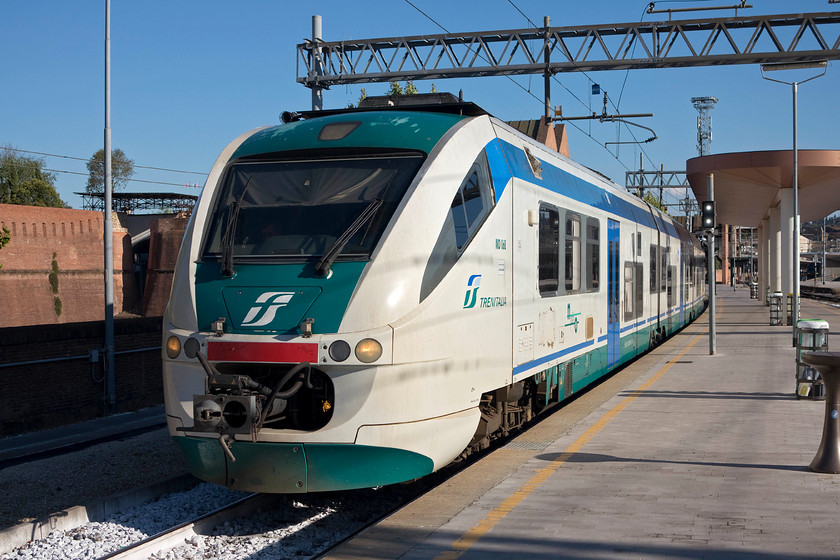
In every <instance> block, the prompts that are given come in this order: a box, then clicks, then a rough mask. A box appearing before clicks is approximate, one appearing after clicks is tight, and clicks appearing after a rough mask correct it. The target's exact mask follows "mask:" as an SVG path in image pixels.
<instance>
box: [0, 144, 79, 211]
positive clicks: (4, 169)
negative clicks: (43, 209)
mask: <svg viewBox="0 0 840 560" xmlns="http://www.w3.org/2000/svg"><path fill="white" fill-rule="evenodd" d="M0 203H3V204H23V205H27V206H50V207H54V208H64V207H65V206H66V204H64V202H63V201H62V200H61V197H59V196H58V191H56V190H55V175H54V174H52V173H49V172H48V171H46V170H45V169H44V160H42V159H37V158H32V157H28V156H25V155H22V154H21V153H20V152H19V151H18V150H15V149H14V148H10V147H5V148H0Z"/></svg>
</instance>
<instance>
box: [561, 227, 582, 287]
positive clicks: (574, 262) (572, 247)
mask: <svg viewBox="0 0 840 560" xmlns="http://www.w3.org/2000/svg"><path fill="white" fill-rule="evenodd" d="M565 255H566V258H565V261H564V263H565V274H564V276H565V282H566V283H565V288H566V292H567V293H569V292H577V291H579V290H580V261H581V258H580V216H578V215H577V214H572V213H571V212H567V213H566V245H565Z"/></svg>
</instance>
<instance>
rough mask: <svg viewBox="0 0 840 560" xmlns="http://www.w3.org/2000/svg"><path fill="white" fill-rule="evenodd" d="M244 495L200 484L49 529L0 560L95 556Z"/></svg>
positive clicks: (97, 556)
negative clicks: (101, 516)
mask: <svg viewBox="0 0 840 560" xmlns="http://www.w3.org/2000/svg"><path fill="white" fill-rule="evenodd" d="M244 496H246V494H245V493H243V492H235V491H232V490H228V489H227V488H223V487H221V486H215V485H212V484H200V485H198V486H197V487H195V488H193V489H192V490H188V491H186V492H178V493H176V494H170V495H169V496H165V497H164V498H161V499H160V500H158V501H156V502H153V503H151V504H147V505H144V506H138V507H134V508H131V509H128V510H126V511H124V512H122V513H120V514H118V515H114V516H112V517H111V518H109V519H108V520H106V521H103V522H92V523H86V524H84V525H82V526H80V527H76V528H75V529H70V530H67V531H53V532H51V533H50V534H49V535H48V536H47V538H46V539H41V540H37V541H32V542H30V543H28V544H26V545H24V546H22V547H20V548H18V549H15V550H13V551H11V552H8V553H6V554H3V555H2V556H0V560H30V559H31V560H36V559H38V560H60V559H65V558H79V559H93V558H99V557H101V556H104V555H106V554H109V553H111V552H113V551H115V550H118V549H120V548H123V547H125V546H128V545H130V544H132V543H135V542H137V541H139V540H141V539H144V538H146V537H149V536H151V535H155V534H157V533H159V532H161V531H163V530H165V529H168V528H170V527H173V526H174V525H177V524H179V523H181V522H183V521H185V520H188V519H192V518H195V517H198V516H200V515H203V514H205V513H209V512H211V511H213V510H216V509H218V508H220V507H222V506H224V505H226V504H229V503H231V502H233V501H235V500H238V499H240V498H242V497H244Z"/></svg>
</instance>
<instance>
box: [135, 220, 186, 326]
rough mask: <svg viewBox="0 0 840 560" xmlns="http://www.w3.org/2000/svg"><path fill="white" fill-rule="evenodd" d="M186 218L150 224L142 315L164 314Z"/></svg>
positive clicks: (156, 221) (184, 230)
mask: <svg viewBox="0 0 840 560" xmlns="http://www.w3.org/2000/svg"><path fill="white" fill-rule="evenodd" d="M187 221H188V220H187V219H186V218H169V219H162V220H154V221H152V223H151V224H150V227H149V269H148V271H147V273H146V288H145V291H144V293H143V315H145V316H147V317H153V316H156V315H163V312H164V311H165V310H166V304H167V303H168V301H169V291H170V288H171V287H172V276H173V274H174V272H175V261H176V260H177V258H178V250H179V249H180V247H181V240H183V238H184V233H185V232H186V230H187Z"/></svg>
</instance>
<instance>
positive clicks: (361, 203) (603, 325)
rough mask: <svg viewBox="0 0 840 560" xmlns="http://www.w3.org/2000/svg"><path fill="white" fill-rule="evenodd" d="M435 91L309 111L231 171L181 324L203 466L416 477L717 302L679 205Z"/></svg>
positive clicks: (264, 139) (188, 429)
mask: <svg viewBox="0 0 840 560" xmlns="http://www.w3.org/2000/svg"><path fill="white" fill-rule="evenodd" d="M418 100H420V101H424V100H423V99H421V98H413V99H411V101H412V102H413V104H412V105H403V104H402V103H401V100H399V99H397V100H396V104H395V106H376V100H373V102H372V105H373V106H367V107H364V106H363V107H360V108H357V109H346V110H340V111H322V112H318V113H305V114H303V118H299V117H298V116H296V115H295V116H293V117H292V120H291V122H288V123H286V124H283V125H280V126H275V127H268V128H262V129H258V130H255V131H251V132H249V133H247V134H244V135H242V136H240V137H239V138H237V139H236V140H234V141H233V142H232V143H231V144H230V145H229V146H228V147H227V148H225V150H224V151H223V152H222V154H221V155H220V156H219V158H218V160H217V161H216V163H215V165H214V166H213V169H212V171H211V173H210V176H209V178H208V180H207V183H206V185H205V187H204V190H203V192H202V195H201V197H200V199H199V201H198V204H197V205H196V207H195V210H194V213H193V216H192V219H191V221H190V224H189V227H188V229H187V232H186V236H185V238H184V241H183V244H182V246H181V252H180V256H179V258H178V264H177V267H176V270H175V278H174V284H173V288H172V295H171V299H170V302H169V306H168V308H167V311H166V315H165V318H164V343H165V349H164V355H163V370H164V384H165V397H166V414H167V418H168V424H169V430H170V433H171V434H172V437H173V439H174V441H175V442H176V443H177V445H178V446H179V447H180V448H181V449H182V450H183V452H184V454H185V456H186V459H187V462H188V463H189V468H190V470H191V471H192V473H193V474H195V475H196V476H197V477H199V478H201V479H203V480H207V481H210V482H214V483H218V484H223V485H227V486H229V487H233V488H237V489H242V490H250V491H258V492H281V493H286V492H313V491H324V490H340V489H350V488H362V487H373V486H380V485H384V484H390V483H395V482H400V481H405V480H411V479H414V478H418V477H421V476H423V475H426V474H429V473H431V472H433V471H435V470H437V469H439V468H441V467H443V466H444V465H447V464H448V463H450V462H452V461H453V460H455V459H457V458H458V457H459V456H462V455H464V454H467V453H469V452H470V451H471V450H475V449H480V448H483V447H485V446H486V445H487V443H488V442H489V441H490V440H491V439H493V438H494V437H496V436H498V435H499V434H506V433H507V432H509V431H510V430H511V429H513V428H516V427H518V426H520V425H522V424H523V423H524V422H526V421H528V420H529V419H530V418H532V417H533V416H534V415H535V414H537V413H538V412H539V411H540V410H542V409H544V408H545V407H546V406H547V405H549V404H551V403H553V402H558V401H562V400H563V399H564V398H566V397H568V396H569V395H571V394H573V393H575V392H577V391H580V390H581V389H582V388H584V387H585V386H587V385H588V384H590V383H592V382H593V381H595V380H597V379H598V378H600V377H602V376H603V375H604V374H606V373H607V372H609V371H610V370H612V369H614V368H616V367H618V366H619V365H620V364H622V363H624V362H626V361H628V360H630V359H632V358H634V357H635V356H637V355H639V354H641V353H643V352H645V351H647V350H648V349H649V348H650V347H651V346H653V345H655V344H657V343H658V342H660V341H661V340H662V339H663V338H665V337H667V336H669V335H671V334H672V333H674V332H675V331H677V330H678V329H680V328H681V327H682V326H684V325H685V324H687V323H688V322H690V321H692V320H693V319H694V318H696V317H697V316H698V314H700V313H701V312H702V311H703V309H704V308H705V305H706V298H707V286H706V281H705V274H704V272H703V271H704V270H705V269H704V268H703V262H704V261H703V256H702V253H701V248H700V246H699V242H698V241H697V240H696V239H695V238H694V237H693V236H692V235H691V234H689V233H688V232H686V231H685V230H684V229H683V228H682V227H680V226H679V225H678V224H676V223H674V222H673V221H672V220H671V218H669V217H668V216H667V215H664V214H661V213H660V212H658V211H657V210H656V209H654V208H651V207H650V206H649V205H647V204H645V203H644V202H642V201H641V200H640V199H638V198H637V197H635V196H632V195H630V194H628V193H627V192H625V191H624V189H622V188H620V187H618V186H616V185H615V184H613V183H611V182H609V181H608V180H606V179H605V178H604V177H602V176H601V175H599V174H597V173H594V172H592V171H591V170H589V169H587V168H585V167H582V166H580V165H578V164H576V163H574V162H572V161H570V160H569V159H567V158H565V157H563V156H561V155H559V154H558V153H556V152H553V151H551V150H549V149H548V148H546V147H545V146H543V145H541V144H539V143H537V142H535V141H533V140H532V139H531V138H528V137H527V136H525V135H523V134H520V133H519V132H518V131H516V130H514V129H513V128H511V127H510V126H508V125H506V124H505V123H503V122H501V121H499V120H497V119H495V118H493V117H491V116H489V115H487V114H486V113H485V112H484V111H483V110H481V109H480V108H478V107H477V106H475V105H473V104H470V103H462V102H459V101H458V100H456V99H455V98H451V99H450V98H447V97H446V96H437V97H436V98H435V101H436V103H428V104H422V103H421V104H418V103H417V102H418ZM392 101H393V100H392Z"/></svg>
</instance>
